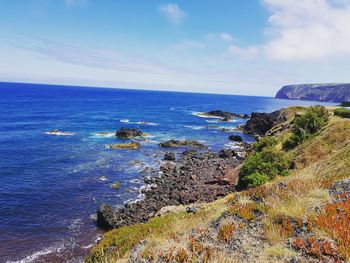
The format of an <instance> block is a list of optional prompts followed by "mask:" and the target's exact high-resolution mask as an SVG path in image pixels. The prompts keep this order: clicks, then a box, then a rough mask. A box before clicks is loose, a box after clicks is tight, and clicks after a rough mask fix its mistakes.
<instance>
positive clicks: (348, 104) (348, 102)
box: [340, 101, 350, 107]
mask: <svg viewBox="0 0 350 263" xmlns="http://www.w3.org/2000/svg"><path fill="white" fill-rule="evenodd" d="M340 106H342V107H350V101H344V102H342V103H341V104H340Z"/></svg>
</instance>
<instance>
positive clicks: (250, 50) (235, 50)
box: [228, 45, 260, 59]
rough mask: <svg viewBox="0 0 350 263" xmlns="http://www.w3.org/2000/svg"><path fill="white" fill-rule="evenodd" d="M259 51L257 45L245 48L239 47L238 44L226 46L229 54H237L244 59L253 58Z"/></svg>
mask: <svg viewBox="0 0 350 263" xmlns="http://www.w3.org/2000/svg"><path fill="white" fill-rule="evenodd" d="M259 51H260V50H259V47H258V46H248V47H245V48H241V47H239V46H235V45H230V46H229V47H228V52H229V54H231V55H234V56H239V57H242V58H245V59H252V58H255V57H256V56H257V55H258V54H259Z"/></svg>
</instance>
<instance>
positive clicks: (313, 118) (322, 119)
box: [282, 106, 329, 150]
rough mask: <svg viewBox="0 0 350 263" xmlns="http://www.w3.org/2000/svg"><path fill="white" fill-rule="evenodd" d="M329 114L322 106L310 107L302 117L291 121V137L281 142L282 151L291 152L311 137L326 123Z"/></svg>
mask: <svg viewBox="0 0 350 263" xmlns="http://www.w3.org/2000/svg"><path fill="white" fill-rule="evenodd" d="M328 118H329V112H328V111H327V109H326V108H325V107H323V106H311V107H310V108H308V109H307V111H306V113H305V114H303V115H299V116H296V117H295V119H294V121H293V126H292V135H291V136H290V137H289V138H287V139H286V140H285V141H284V142H283V145H282V147H283V149H284V150H291V149H293V148H295V147H296V146H298V145H299V144H300V143H302V142H303V141H305V140H307V139H309V138H310V137H311V135H313V134H315V133H316V132H318V131H319V130H320V129H321V128H322V127H323V126H325V125H326V124H327V122H328Z"/></svg>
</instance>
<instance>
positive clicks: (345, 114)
mask: <svg viewBox="0 0 350 263" xmlns="http://www.w3.org/2000/svg"><path fill="white" fill-rule="evenodd" d="M334 115H337V116H339V117H342V118H350V110H348V109H343V108H338V109H335V110H334Z"/></svg>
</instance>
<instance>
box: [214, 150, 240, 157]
mask: <svg viewBox="0 0 350 263" xmlns="http://www.w3.org/2000/svg"><path fill="white" fill-rule="evenodd" d="M218 155H219V157H220V158H233V157H236V156H237V154H236V152H235V151H234V150H231V149H222V150H221V151H220V152H218Z"/></svg>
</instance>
